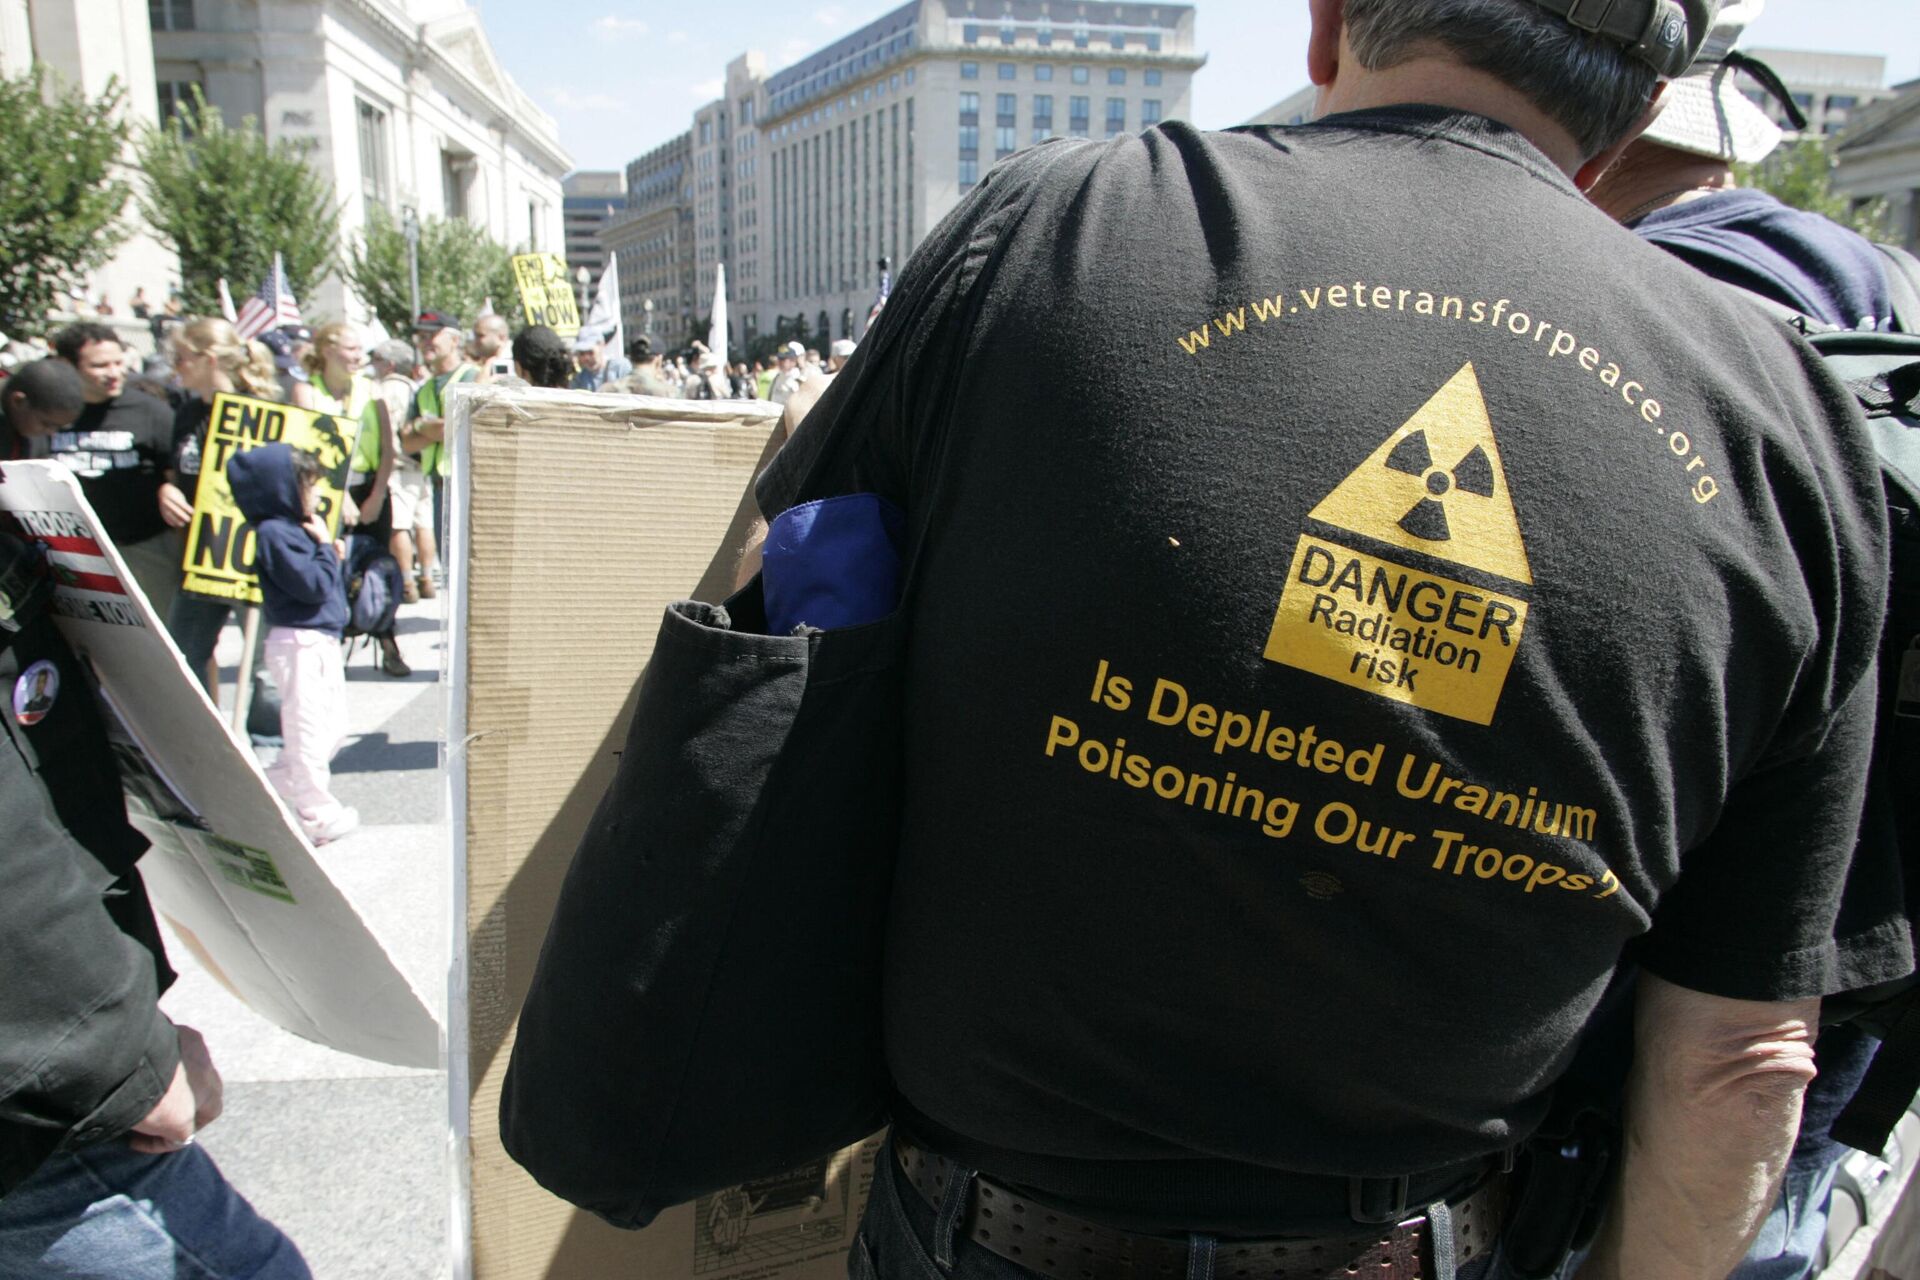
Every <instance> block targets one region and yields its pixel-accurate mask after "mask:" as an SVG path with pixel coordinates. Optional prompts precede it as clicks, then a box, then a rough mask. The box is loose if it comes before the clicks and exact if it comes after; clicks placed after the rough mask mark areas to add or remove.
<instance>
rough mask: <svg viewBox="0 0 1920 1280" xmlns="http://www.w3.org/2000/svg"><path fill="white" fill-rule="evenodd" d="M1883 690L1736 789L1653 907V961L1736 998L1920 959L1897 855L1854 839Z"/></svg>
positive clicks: (1786, 996) (1892, 971)
mask: <svg viewBox="0 0 1920 1280" xmlns="http://www.w3.org/2000/svg"><path fill="white" fill-rule="evenodd" d="M1876 693H1877V689H1876V682H1875V681H1874V680H1873V679H1871V678H1868V679H1864V680H1862V681H1861V682H1860V683H1859V685H1858V686H1857V687H1856V688H1855V690H1854V693H1853V696H1852V698H1851V699H1849V701H1848V703H1847V705H1846V706H1845V707H1844V708H1843V709H1842V711H1841V713H1840V714H1839V715H1838V716H1837V717H1836V720H1835V723H1834V725H1833V727H1832V729H1831V731H1830V732H1829V733H1828V734H1827V735H1826V739H1825V741H1824V742H1822V743H1821V745H1820V746H1819V748H1818V749H1816V750H1814V751H1812V752H1810V753H1809V754H1807V755H1805V756H1803V757H1801V758H1799V759H1795V760H1791V761H1787V762H1784V763H1781V764H1777V765H1774V766H1772V767H1770V768H1765V769H1761V770H1758V771H1756V772H1755V773H1753V774H1750V775H1749V776H1748V777H1746V778H1745V779H1743V780H1742V781H1741V782H1740V783H1739V784H1738V785H1736V786H1735V787H1734V788H1733V790H1732V792H1731V793H1730V794H1729V795H1728V797H1727V803H1726V808H1725V811H1724V812H1723V814H1722V816H1721V819H1720V821H1719V822H1718V823H1717V824H1716V825H1715V827H1714V830H1713V832H1712V834H1711V835H1710V836H1709V837H1708V838H1707V840H1706V841H1705V842H1704V843H1703V844H1701V845H1700V846H1698V847H1697V848H1695V849H1692V850H1690V851H1689V852H1688V853H1687V854H1686V855H1685V857H1684V859H1683V860H1682V871H1681V875H1680V878H1679V880H1678V881H1676V882H1675V884H1674V886H1673V888H1672V889H1670V890H1669V891H1668V892H1667V893H1666V894H1665V895H1663V896H1662V897H1661V899H1660V902H1659V904H1658V906H1657V907H1656V908H1655V910H1654V917H1653V927H1652V929H1651V930H1650V932H1649V933H1648V934H1647V935H1646V937H1645V938H1643V939H1642V942H1641V946H1640V948H1639V951H1638V954H1637V956H1636V958H1637V959H1638V961H1639V962H1640V963H1641V964H1642V965H1644V966H1645V967H1646V968H1647V969H1649V970H1651V971H1652V972H1654V973H1656V974H1658V975H1659V976H1660V977H1662V978H1665V979H1666V980H1667V981H1669V982H1672V983H1675V984H1677V985H1679V986H1683V987H1688V988H1690V989H1692V990H1695V991H1704V992H1707V993H1708V994H1710V995H1718V996H1725V997H1728V998H1731V999H1736V1000H1800V999H1806V998H1809V997H1812V996H1821V995H1830V994H1832V993H1834V992H1835V991H1838V990H1843V989H1846V988H1849V987H1857V986H1861V985H1866V984H1869V983H1873V982H1881V981H1886V980H1889V979H1892V978H1896V977H1899V976H1901V975H1902V974H1904V973H1906V972H1907V971H1908V970H1909V969H1910V968H1911V967H1912V953H1911V948H1910V946H1909V945H1908V943H1907V935H1906V928H1905V919H1904V912H1903V911H1902V910H1901V906H1902V904H1901V901H1900V895H1899V891H1898V888H1897V886H1898V883H1899V881H1898V874H1897V868H1894V867H1892V866H1889V865H1887V864H1886V862H1885V859H1886V856H1887V855H1886V853H1885V851H1884V850H1882V849H1880V848H1878V847H1875V846H1866V847H1861V848H1859V849H1856V836H1857V833H1858V830H1859V817H1860V806H1861V801H1862V798H1863V796H1864V793H1865V790H1866V778H1867V767H1868V761H1869V759H1870V757H1871V755H1872V748H1873V703H1874V700H1875V696H1876ZM1890 875H1891V876H1892V877H1893V885H1894V886H1895V887H1894V890H1893V892H1892V894H1891V895H1888V894H1887V893H1886V892H1885V890H1886V888H1887V881H1888V877H1889V876H1890ZM1876 900H1877V907H1878V909H1876ZM1843 905H1844V907H1845V908H1846V909H1845V910H1843Z"/></svg>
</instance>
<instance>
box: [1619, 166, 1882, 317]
mask: <svg viewBox="0 0 1920 1280" xmlns="http://www.w3.org/2000/svg"><path fill="white" fill-rule="evenodd" d="M1633 230H1634V232H1635V234H1637V235H1639V236H1640V237H1641V238H1642V239H1645V240H1649V241H1651V242H1652V243H1654V244H1657V245H1659V246H1660V247H1661V248H1662V249H1665V250H1666V251H1667V252H1669V253H1672V254H1674V255H1675V256H1677V257H1680V258H1684V259H1686V260H1687V261H1688V262H1690V263H1692V264H1693V265H1694V266H1695V267H1697V268H1698V269H1699V270H1701V271H1703V272H1705V273H1706V274H1707V275H1710V276H1712V277H1713V278H1714V279H1716V280H1723V281H1725V282H1727V283H1728V284H1733V285H1738V286H1739V287H1740V288H1743V289H1746V290H1748V291H1750V292H1753V293H1758V294H1762V295H1764V296H1766V297H1769V298H1772V299H1773V300H1774V301H1776V302H1779V303H1781V304H1783V305H1785V306H1789V307H1792V308H1793V309H1794V310H1796V311H1798V312H1800V313H1801V314H1803V315H1806V316H1808V317H1810V318H1812V319H1814V320H1818V321H1820V322H1821V323H1822V324H1830V325H1836V326H1838V327H1839V328H1842V329H1869V330H1874V329H1878V330H1886V329H1890V328H1892V327H1893V301H1892V298H1891V295H1890V294H1889V292H1888V289H1887V272H1886V268H1885V266H1883V265H1882V263H1881V260H1880V254H1879V253H1878V251H1876V250H1875V249H1874V247H1873V246H1872V245H1871V244H1869V243H1867V241H1866V240H1865V239H1864V238H1862V237H1861V236H1859V235H1856V234H1855V233H1853V232H1852V231H1849V230H1848V229H1847V228H1845V227H1843V226H1840V225H1839V224H1838V223H1835V222H1830V221H1828V220H1827V219H1826V218H1823V217H1821V216H1820V215H1819V214H1815V213H1805V212H1802V211H1801V210H1799V209H1792V208H1789V207H1787V206H1786V205H1783V204H1781V203H1780V202H1779V201H1778V200H1775V199H1774V198H1773V197H1772V196H1770V195H1768V194H1767V193H1766V192H1764V191H1752V190H1744V189H1737V190H1731V191H1718V192H1715V193H1713V194H1712V195H1706V196H1701V197H1699V198H1698V199H1695V200H1688V201H1684V202H1682V203H1680V204H1676V205H1671V206H1669V207H1668V208H1665V209H1661V210H1658V211H1657V212H1654V213H1650V214H1648V215H1647V216H1646V217H1644V218H1642V219H1640V220H1639V221H1638V222H1636V223H1634V224H1633Z"/></svg>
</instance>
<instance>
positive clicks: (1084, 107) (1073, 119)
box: [1067, 98, 1089, 138]
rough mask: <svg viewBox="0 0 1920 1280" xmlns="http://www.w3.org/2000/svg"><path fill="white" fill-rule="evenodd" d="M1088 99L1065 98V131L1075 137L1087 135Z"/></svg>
mask: <svg viewBox="0 0 1920 1280" xmlns="http://www.w3.org/2000/svg"><path fill="white" fill-rule="evenodd" d="M1088 115H1089V100H1088V99H1086V98H1068V99H1067V132H1068V133H1069V134H1071V135H1072V136H1074V137H1076V138H1084V137H1086V136H1087V129H1088V123H1087V121H1088Z"/></svg>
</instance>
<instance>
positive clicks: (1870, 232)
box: [1734, 134, 1887, 240]
mask: <svg viewBox="0 0 1920 1280" xmlns="http://www.w3.org/2000/svg"><path fill="white" fill-rule="evenodd" d="M1833 170H1834V158H1833V154H1832V153H1831V152H1830V151H1828V150H1827V144H1826V140H1825V139H1824V138H1820V137H1817V136H1814V135H1811V134H1810V135H1808V136H1807V137H1804V138H1802V139H1800V141H1798V142H1796V143H1793V144H1792V145H1790V146H1783V147H1780V148H1779V149H1778V150H1776V151H1775V152H1774V153H1773V154H1772V155H1770V156H1768V157H1767V158H1766V159H1765V160H1762V161H1761V162H1760V163H1759V164H1739V165H1735V166H1734V174H1735V177H1736V179H1737V180H1738V181H1739V183H1740V185H1741V186H1743V187H1758V188H1759V189H1760V190H1762V191H1764V192H1766V193H1767V194H1768V195H1770V196H1772V197H1773V198H1774V199H1776V200H1778V201H1779V202H1780V203H1782V204H1787V205H1792V206H1793V207H1794V208H1796V209H1805V210H1806V211H1807V212H1808V213H1817V214H1820V215H1822V216H1823V217H1827V218H1831V219H1832V220H1833V221H1835V222H1837V223H1839V224H1840V225H1841V226H1843V227H1851V228H1852V229H1853V230H1855V231H1858V232H1859V233H1860V234H1861V235H1863V236H1865V237H1867V238H1868V239H1869V240H1883V239H1885V238H1886V235H1887V227H1886V216H1887V202H1886V201H1885V200H1872V201H1869V202H1868V203H1866V204H1863V205H1860V206H1859V207H1857V208H1856V207H1855V206H1854V203H1853V201H1852V200H1851V199H1850V198H1848V197H1847V196H1844V195H1842V194H1840V193H1839V192H1838V191H1835V190H1834V189H1833Z"/></svg>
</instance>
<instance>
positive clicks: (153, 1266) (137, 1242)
mask: <svg viewBox="0 0 1920 1280" xmlns="http://www.w3.org/2000/svg"><path fill="white" fill-rule="evenodd" d="M0 1276H6V1277H7V1280H80V1278H84V1280H313V1273H312V1272H310V1271H308V1270H307V1264H306V1262H305V1261H304V1260H303V1259H302V1258H301V1257H300V1251H299V1250H298V1249H296V1248H295V1247H294V1245H293V1242H292V1241H291V1240H289V1239H287V1238H286V1237H285V1236H284V1235H282V1234H280V1229H279V1228H278V1227H276V1226H274V1225H273V1224H272V1223H271V1222H268V1221H267V1220H266V1219H265V1218H262V1217H261V1216H260V1215H259V1214H257V1213H255V1212H254V1211H253V1206H252V1205H250V1204H248V1203H247V1202H246V1199H245V1198H244V1197H242V1196H241V1194H240V1193H239V1192H238V1191H235V1190H234V1189H233V1187H232V1186H231V1185H230V1184H229V1183H228V1182H227V1180H226V1179H225V1178H224V1177H222V1176H221V1174H220V1170H219V1169H218V1168H217V1167H216V1166H215V1165H214V1163H213V1159H212V1157H210V1156H208V1155H207V1153H206V1152H204V1151H202V1150H201V1149H200V1148H199V1147H188V1148H186V1149H185V1150H184V1151H176V1152H174V1153H173V1154H171V1155H164V1156H150V1155H142V1154H141V1153H139V1152H137V1151H135V1150H134V1149H133V1148H131V1147H129V1146H128V1145H127V1144H126V1143H124V1142H105V1143H101V1144H100V1145H98V1146H92V1147H83V1148H81V1149H79V1150H77V1151H72V1152H66V1153H62V1154H59V1155H55V1156H52V1157H50V1158H49V1159H48V1160H47V1162H46V1163H45V1164H43V1165H41V1166H40V1168H39V1169H38V1170H37V1171H35V1173H34V1175H33V1176H32V1177H31V1178H28V1179H27V1180H26V1181H25V1182H23V1183H22V1184H20V1185H19V1186H18V1187H15V1188H14V1189H13V1190H12V1191H11V1192H9V1193H8V1194H7V1195H6V1197H5V1198H4V1199H0Z"/></svg>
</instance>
